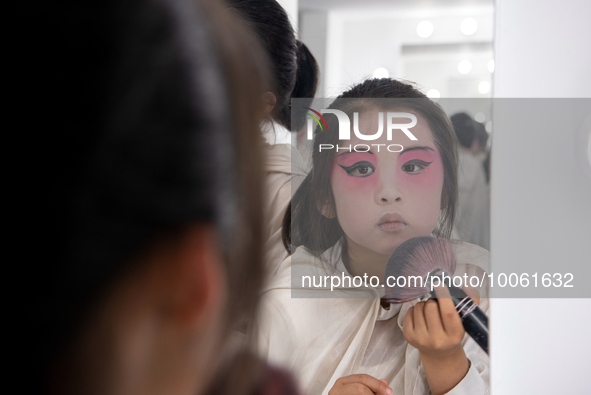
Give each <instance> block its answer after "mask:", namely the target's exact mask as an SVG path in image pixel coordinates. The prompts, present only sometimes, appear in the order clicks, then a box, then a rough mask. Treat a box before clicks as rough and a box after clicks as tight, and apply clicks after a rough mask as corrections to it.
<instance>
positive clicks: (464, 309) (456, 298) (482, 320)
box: [385, 236, 488, 354]
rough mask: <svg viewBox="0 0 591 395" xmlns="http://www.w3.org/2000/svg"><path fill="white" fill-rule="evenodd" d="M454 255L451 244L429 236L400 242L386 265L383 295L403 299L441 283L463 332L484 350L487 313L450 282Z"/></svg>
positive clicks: (430, 290)
mask: <svg viewBox="0 0 591 395" xmlns="http://www.w3.org/2000/svg"><path fill="white" fill-rule="evenodd" d="M455 269H456V257H455V254H454V252H453V248H452V244H451V243H450V242H449V241H448V240H445V239H439V238H435V237H431V236H423V237H415V238H412V239H409V240H407V241H405V242H404V243H402V244H401V245H400V246H399V247H398V248H397V249H396V250H395V251H394V253H393V254H392V256H390V259H389V260H388V264H387V266H386V296H385V299H386V300H387V301H388V302H390V303H404V302H408V301H411V300H414V299H417V298H421V297H423V296H426V295H429V296H430V297H432V298H435V299H436V297H435V292H434V291H433V287H434V286H436V285H439V284H441V285H445V286H446V287H447V288H448V289H449V293H450V296H451V299H452V301H453V303H454V306H455V307H456V311H457V312H458V314H459V315H460V319H461V320H462V325H463V326H464V329H465V330H466V333H467V334H468V335H470V337H472V339H474V341H475V342H476V343H477V344H478V345H479V346H480V347H481V348H482V349H483V350H484V351H485V352H486V353H487V354H488V317H487V316H486V315H485V314H484V312H483V311H482V310H481V309H480V308H479V307H478V305H477V304H476V303H475V302H474V301H473V300H472V298H470V297H469V296H468V295H466V293H465V292H464V290H462V289H461V288H458V287H455V286H454V285H452V282H451V279H452V275H453V273H454V271H455Z"/></svg>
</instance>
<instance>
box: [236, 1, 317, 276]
mask: <svg viewBox="0 0 591 395" xmlns="http://www.w3.org/2000/svg"><path fill="white" fill-rule="evenodd" d="M227 4H228V5H229V6H230V8H232V9H234V10H235V11H237V13H238V15H239V16H240V17H242V18H243V19H244V20H245V21H246V22H247V23H248V24H249V25H250V26H251V27H252V29H253V30H254V31H255V33H256V34H257V36H258V38H259V40H260V41H261V45H262V47H263V49H264V50H265V52H266V55H267V57H268V60H269V65H270V68H271V83H272V84H273V88H272V90H271V91H270V92H266V94H265V100H266V103H267V106H266V107H267V109H266V118H265V119H264V120H263V122H262V123H261V129H262V130H261V131H262V133H263V135H264V137H265V139H266V140H267V146H266V148H264V149H263V153H264V155H265V158H264V163H265V171H266V182H265V191H266V202H265V221H266V222H265V224H266V225H265V228H264V237H265V246H264V251H265V258H266V264H267V275H268V276H269V277H270V276H273V275H274V274H275V273H276V272H277V268H278V266H279V264H280V263H281V262H282V261H283V260H284V259H285V258H286V257H287V252H286V250H285V248H284V247H283V243H282V233H281V232H282V221H283V217H284V215H285V212H286V211H287V209H288V206H289V202H290V200H291V197H292V192H295V190H296V189H297V188H298V187H299V185H300V184H301V183H302V181H303V179H304V177H305V176H306V172H305V168H306V166H305V164H304V160H303V159H302V157H301V155H300V153H299V152H298V151H297V150H296V149H295V148H294V147H292V145H291V144H290V141H291V130H292V124H293V125H294V126H296V129H293V130H294V131H297V128H298V125H301V124H303V122H304V121H303V120H302V119H303V118H304V117H305V116H306V113H305V112H304V113H302V114H300V113H299V112H296V118H297V119H292V110H291V106H290V101H291V99H292V98H294V97H300V98H301V97H309V98H312V97H313V96H314V93H315V91H316V85H317V80H318V66H317V64H316V60H315V59H314V57H313V56H312V54H311V53H310V52H309V50H308V49H307V48H306V46H305V44H303V43H301V42H300V41H299V40H297V39H296V36H295V32H294V30H293V27H292V26H291V23H290V21H289V18H288V16H287V13H286V12H285V10H284V9H283V8H282V7H281V5H279V3H277V1H275V0H227ZM300 70H305V72H300ZM310 71H312V72H310ZM310 74H311V75H310ZM300 118H302V119H300Z"/></svg>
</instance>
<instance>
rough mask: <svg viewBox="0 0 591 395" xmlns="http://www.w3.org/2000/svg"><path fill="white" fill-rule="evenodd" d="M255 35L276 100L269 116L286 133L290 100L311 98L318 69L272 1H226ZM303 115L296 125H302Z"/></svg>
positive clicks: (290, 120)
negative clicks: (284, 129) (266, 60)
mask: <svg viewBox="0 0 591 395" xmlns="http://www.w3.org/2000/svg"><path fill="white" fill-rule="evenodd" d="M226 3H227V4H229V6H230V7H231V8H233V9H235V10H236V11H237V12H238V14H239V15H240V16H241V17H242V18H243V19H244V20H246V22H247V23H248V24H249V25H250V26H251V27H252V28H253V30H254V31H255V32H256V33H257V35H258V37H259V39H260V41H261V43H262V45H263V48H264V49H265V50H266V52H267V57H268V59H269V62H270V66H271V71H272V77H273V78H272V89H271V90H272V91H273V93H274V94H275V96H276V98H277V103H276V105H275V108H274V109H273V112H272V116H273V119H274V120H275V121H277V122H278V123H280V124H281V125H282V126H283V127H285V128H286V129H288V130H292V131H297V130H299V129H296V128H292V119H291V106H290V100H291V98H292V97H293V98H295V97H303V98H307V97H314V93H315V92H316V85H317V80H318V66H317V64H316V60H315V59H314V57H313V56H312V54H311V53H310V51H309V50H308V48H307V47H306V46H305V45H304V44H303V43H301V42H299V41H298V40H296V36H295V32H294V30H293V27H292V26H291V23H290V21H289V18H288V16H287V13H286V12H285V10H284V9H283V7H281V5H280V4H279V3H278V2H277V1H275V0H226ZM303 118H305V113H304V115H303V116H298V117H297V122H298V123H301V124H302V125H303V123H304V122H305V120H302V119H303Z"/></svg>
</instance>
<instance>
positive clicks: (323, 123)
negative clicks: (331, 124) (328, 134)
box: [302, 107, 328, 131]
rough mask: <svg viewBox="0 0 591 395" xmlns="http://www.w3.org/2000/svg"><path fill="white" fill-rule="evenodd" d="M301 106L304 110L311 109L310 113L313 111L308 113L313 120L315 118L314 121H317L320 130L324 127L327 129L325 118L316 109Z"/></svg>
mask: <svg viewBox="0 0 591 395" xmlns="http://www.w3.org/2000/svg"><path fill="white" fill-rule="evenodd" d="M302 108H305V109H306V110H310V111H312V113H313V114H311V113H308V115H309V116H310V117H312V119H313V120H315V121H316V123H317V124H318V126H319V127H320V130H322V131H323V130H324V128H326V130H328V123H326V119H325V118H324V117H323V116H322V114H320V113H319V112H318V111H316V110H313V109H311V108H309V107H302ZM314 114H316V115H314ZM321 121H322V122H321ZM322 125H324V127H322Z"/></svg>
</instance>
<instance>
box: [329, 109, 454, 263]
mask: <svg viewBox="0 0 591 395" xmlns="http://www.w3.org/2000/svg"><path fill="white" fill-rule="evenodd" d="M378 112H379V111H378V110H371V111H365V112H361V113H360V117H359V129H360V130H361V132H362V133H364V134H372V133H375V131H376V130H378ZM381 112H382V113H383V116H385V114H386V112H387V111H385V110H384V111H381ZM415 115H416V116H417V121H418V122H417V125H416V126H415V127H413V128H412V129H410V131H411V132H412V133H413V134H414V136H415V137H416V138H417V140H416V141H412V140H410V139H409V138H408V137H407V136H406V135H405V134H404V133H403V132H402V131H400V130H394V131H393V132H392V140H391V141H388V140H387V139H386V131H385V130H384V133H383V134H382V137H380V138H379V139H378V140H375V141H362V140H359V139H358V138H357V137H356V136H354V134H353V133H351V140H350V141H346V142H345V141H339V145H340V146H341V147H342V146H344V145H346V146H348V145H349V144H351V146H354V145H355V144H385V145H382V146H380V147H379V151H378V148H377V147H376V146H371V145H370V148H371V149H370V151H369V152H355V151H353V152H349V151H343V150H340V151H339V152H338V153H337V154H336V155H335V159H334V163H333V167H332V173H331V187H332V191H333V196H334V202H335V209H336V216H337V218H338V221H339V224H340V226H341V228H342V229H343V232H344V233H345V235H346V236H347V239H348V241H349V242H351V241H352V242H354V243H356V244H358V245H359V246H361V247H364V248H367V249H369V250H371V251H373V252H376V253H378V254H384V255H390V254H392V252H394V250H395V249H396V248H397V247H398V246H399V245H400V244H402V243H403V242H404V241H406V240H408V239H410V238H412V237H417V236H426V235H430V234H431V232H432V231H433V229H434V228H435V226H436V224H437V220H438V218H439V211H440V208H441V193H442V189H443V165H442V162H441V157H440V155H439V151H438V150H437V147H436V145H435V142H434V140H433V134H432V133H431V130H430V128H429V125H428V124H427V122H426V121H425V120H424V119H423V118H422V117H421V116H420V115H419V114H415ZM386 124H387V123H386V122H384V125H386ZM390 144H400V145H402V146H403V147H404V149H403V150H402V151H401V152H389V151H388V150H387V149H386V147H387V146H388V145H390ZM362 149H365V147H363V148H362ZM392 150H396V151H398V150H400V147H399V146H395V147H392Z"/></svg>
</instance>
